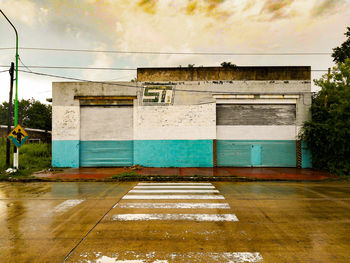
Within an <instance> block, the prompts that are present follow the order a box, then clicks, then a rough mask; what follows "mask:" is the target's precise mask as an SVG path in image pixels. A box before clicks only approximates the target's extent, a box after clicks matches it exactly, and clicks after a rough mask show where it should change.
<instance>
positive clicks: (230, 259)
mask: <svg viewBox="0 0 350 263" xmlns="http://www.w3.org/2000/svg"><path fill="white" fill-rule="evenodd" d="M99 253H100V252H99ZM81 257H83V258H85V257H86V256H85V255H84V254H82V255H81ZM98 257H99V258H97V259H96V261H94V262H99V263H109V262H114V263H116V262H117V263H169V261H168V260H170V262H210V263H243V262H244V263H261V262H263V260H264V259H263V257H262V255H261V254H260V253H259V252H221V253H215V252H208V253H206V252H190V253H176V252H175V253H170V254H165V255H164V254H163V253H162V254H161V255H160V253H157V252H149V253H137V252H135V251H127V252H124V253H117V254H115V255H113V256H111V257H108V256H101V255H98ZM126 257H128V258H134V259H133V260H132V259H128V260H123V259H122V258H126ZM157 258H162V259H157ZM167 259H168V260H167ZM84 262H85V261H84ZM88 262H90V261H88Z"/></svg>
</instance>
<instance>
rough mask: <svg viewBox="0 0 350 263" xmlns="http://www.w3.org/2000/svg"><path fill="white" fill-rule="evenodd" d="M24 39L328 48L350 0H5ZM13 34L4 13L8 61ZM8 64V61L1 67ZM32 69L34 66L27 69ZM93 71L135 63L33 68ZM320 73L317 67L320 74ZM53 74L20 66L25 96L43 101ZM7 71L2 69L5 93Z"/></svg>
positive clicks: (237, 59) (199, 47) (85, 44)
mask: <svg viewBox="0 0 350 263" xmlns="http://www.w3.org/2000/svg"><path fill="white" fill-rule="evenodd" d="M0 9H1V10H2V11H3V12H4V13H5V14H6V15H7V16H8V18H9V19H10V20H11V21H12V22H13V23H14V24H15V26H16V27H17V29H18V32H19V38H20V39H19V45H20V47H23V48H59V49H62V48H64V49H88V50H97V51H103V50H116V51H155V52H189V53H191V52H229V53H252V52H253V53H254V52H255V53H271V52H273V53H290V52H311V53H315V52H316V53H317V52H321V53H323V52H325V53H331V52H332V48H334V47H336V46H339V45H340V44H341V43H342V42H343V41H344V40H345V36H344V33H345V31H346V27H347V26H350V0H128V1H126V0H0ZM14 43H15V35H14V32H13V30H12V28H11V27H10V26H9V24H8V23H7V21H6V20H5V19H4V18H3V17H0V65H1V66H4V65H10V63H11V61H13V60H14V54H15V53H14V52H15V51H14V50H13V49H6V48H11V47H14ZM20 57H21V60H22V61H23V63H24V64H25V65H27V66H70V67H72V66H77V67H114V68H124V69H128V68H137V67H156V66H164V67H166V66H179V65H183V66H186V65H188V64H195V65H196V66H201V65H203V66H216V65H220V63H221V62H223V61H231V62H232V63H234V64H236V65H238V66H246V65H251V66H261V65H281V66H284V65H295V66H298V65H309V66H312V69H327V68H328V67H331V66H333V63H332V59H331V57H330V55H326V56H325V55H322V56H320V55H314V56H207V55H201V56H199V55H169V54H168V55H145V54H120V53H119V54H118V53H116V54H115V53H103V52H99V53H92V52H89V53H88V52H58V51H56V52H54V51H42V50H25V49H21V50H20ZM5 69H6V68H4V67H0V72H1V71H3V70H5ZM23 69H24V70H27V69H25V68H23ZM31 70H32V71H35V72H43V73H48V74H54V75H59V76H67V77H75V78H82V79H89V80H99V81H110V80H131V79H133V78H134V77H135V76H136V71H129V70H121V71H106V70H76V69H74V70H73V69H69V70H66V69H42V68H31ZM321 74H322V72H313V78H318V77H320V76H321ZM52 81H63V80H59V79H55V78H49V77H44V76H36V75H33V74H28V73H20V75H19V97H20V98H31V97H34V98H35V99H39V100H41V101H45V99H46V98H49V97H51V83H52ZM8 90H9V75H8V73H6V72H5V73H0V102H2V101H5V100H8Z"/></svg>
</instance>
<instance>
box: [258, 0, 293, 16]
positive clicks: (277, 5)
mask: <svg viewBox="0 0 350 263" xmlns="http://www.w3.org/2000/svg"><path fill="white" fill-rule="evenodd" d="M293 2H294V0H266V2H265V4H264V6H263V8H262V9H261V14H262V15H264V14H267V15H270V16H269V17H270V19H271V20H273V19H280V18H286V17H290V16H291V12H290V6H291V5H292V4H293Z"/></svg>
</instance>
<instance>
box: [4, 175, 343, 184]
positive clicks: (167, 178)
mask: <svg viewBox="0 0 350 263" xmlns="http://www.w3.org/2000/svg"><path fill="white" fill-rule="evenodd" d="M349 180H350V179H349V178H342V177H339V178H327V179H324V180H296V179H263V178H248V177H237V176H201V177H199V176H186V177H178V176H156V175H154V176H153V175H152V176H123V177H120V178H104V179H93V178H91V179H89V178H72V179H69V178H38V177H30V178H15V177H11V178H1V179H0V182H22V183H32V182H144V181H150V182H335V181H349Z"/></svg>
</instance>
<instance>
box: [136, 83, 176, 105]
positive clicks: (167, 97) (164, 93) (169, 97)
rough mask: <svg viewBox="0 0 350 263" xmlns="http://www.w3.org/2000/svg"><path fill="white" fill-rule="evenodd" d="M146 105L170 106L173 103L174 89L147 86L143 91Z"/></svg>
mask: <svg viewBox="0 0 350 263" xmlns="http://www.w3.org/2000/svg"><path fill="white" fill-rule="evenodd" d="M142 102H143V104H144V105H170V104H172V103H173V87H171V86H146V87H144V89H143V96H142Z"/></svg>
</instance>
